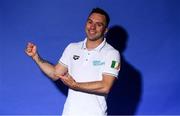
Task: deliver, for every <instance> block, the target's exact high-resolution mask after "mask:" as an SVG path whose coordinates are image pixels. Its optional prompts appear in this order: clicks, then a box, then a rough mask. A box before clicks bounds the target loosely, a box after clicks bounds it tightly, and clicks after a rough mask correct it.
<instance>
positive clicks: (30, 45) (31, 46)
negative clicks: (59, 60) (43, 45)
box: [25, 42, 37, 58]
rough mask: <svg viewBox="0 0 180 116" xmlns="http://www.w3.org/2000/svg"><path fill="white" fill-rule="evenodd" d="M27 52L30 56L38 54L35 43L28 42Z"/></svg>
mask: <svg viewBox="0 0 180 116" xmlns="http://www.w3.org/2000/svg"><path fill="white" fill-rule="evenodd" d="M25 52H26V54H27V55H28V56H30V57H32V58H33V57H34V56H35V55H37V47H36V45H34V44H33V43H30V42H28V44H27V46H26V50H25Z"/></svg>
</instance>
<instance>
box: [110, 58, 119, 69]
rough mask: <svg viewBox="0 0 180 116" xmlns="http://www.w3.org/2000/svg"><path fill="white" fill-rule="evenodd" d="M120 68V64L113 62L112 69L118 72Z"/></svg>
mask: <svg viewBox="0 0 180 116" xmlns="http://www.w3.org/2000/svg"><path fill="white" fill-rule="evenodd" d="M119 66H120V64H119V63H118V62H117V61H115V60H113V61H112V63H111V68H114V69H117V70H118V69H119Z"/></svg>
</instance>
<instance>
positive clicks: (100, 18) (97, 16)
mask: <svg viewBox="0 0 180 116" xmlns="http://www.w3.org/2000/svg"><path fill="white" fill-rule="evenodd" d="M88 19H91V20H93V21H97V22H102V23H103V22H104V23H105V22H106V18H105V16H104V15H102V14H99V13H92V14H91V15H90V16H89V18H88Z"/></svg>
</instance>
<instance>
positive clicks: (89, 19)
mask: <svg viewBox="0 0 180 116" xmlns="http://www.w3.org/2000/svg"><path fill="white" fill-rule="evenodd" d="M88 21H93V20H92V19H91V18H88ZM96 23H99V24H101V25H103V26H106V25H105V24H104V23H102V22H96Z"/></svg>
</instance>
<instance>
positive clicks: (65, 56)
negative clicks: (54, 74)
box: [59, 44, 71, 67]
mask: <svg viewBox="0 0 180 116" xmlns="http://www.w3.org/2000/svg"><path fill="white" fill-rule="evenodd" d="M70 46H71V44H69V45H68V46H67V47H66V48H65V50H64V52H63V54H62V56H61V58H60V59H59V63H60V64H62V65H64V66H66V67H68V66H69V64H70V61H69V56H70V51H71V50H70Z"/></svg>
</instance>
